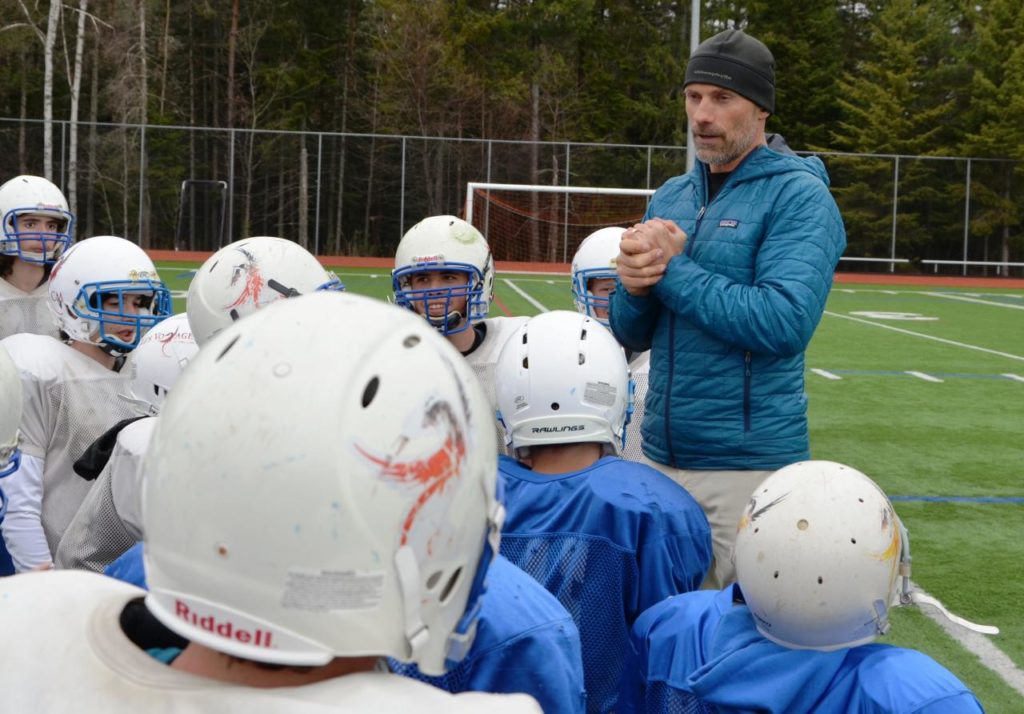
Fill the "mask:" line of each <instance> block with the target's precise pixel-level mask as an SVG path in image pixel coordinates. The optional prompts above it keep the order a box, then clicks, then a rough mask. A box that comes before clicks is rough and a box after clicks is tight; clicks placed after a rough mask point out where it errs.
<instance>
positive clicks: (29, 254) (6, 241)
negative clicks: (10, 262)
mask: <svg viewBox="0 0 1024 714" xmlns="http://www.w3.org/2000/svg"><path fill="white" fill-rule="evenodd" d="M27 216H33V217H38V218H40V219H42V220H46V219H56V220H57V221H58V223H59V224H60V225H59V226H58V230H56V231H44V230H39V229H32V230H22V229H21V228H20V227H19V222H20V219H23V218H24V217H27ZM74 224H75V218H74V216H72V215H71V213H70V212H68V211H65V210H63V209H59V208H56V207H54V208H48V209H46V210H41V209H40V208H38V207H25V208H14V209H11V210H9V211H7V213H5V214H4V216H3V227H4V237H3V240H2V241H0V253H3V254H4V255H13V256H14V257H16V258H20V259H21V260H23V261H25V262H26V263H35V264H37V265H53V264H54V263H56V262H57V259H58V258H60V256H61V254H62V253H63V252H64V251H65V250H67V248H68V246H69V245H71V236H72V235H73V233H74Z"/></svg>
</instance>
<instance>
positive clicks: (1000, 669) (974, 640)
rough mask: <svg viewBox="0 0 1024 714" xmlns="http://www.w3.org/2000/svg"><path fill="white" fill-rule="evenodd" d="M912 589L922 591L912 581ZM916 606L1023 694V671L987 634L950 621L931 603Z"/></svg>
mask: <svg viewBox="0 0 1024 714" xmlns="http://www.w3.org/2000/svg"><path fill="white" fill-rule="evenodd" d="M914 589H915V590H919V591H921V592H924V590H922V589H921V587H920V586H918V585H917V584H916V583H914ZM918 608H919V609H920V610H921V612H923V613H924V614H925V615H926V616H927V617H928V618H929V619H931V620H933V621H934V622H936V623H937V624H938V625H939V627H941V628H942V629H943V630H945V632H946V634H947V635H949V636H950V637H952V638H953V639H954V640H956V641H957V642H958V643H959V644H960V645H961V646H962V647H963V648H964V649H966V650H967V651H968V652H970V653H972V654H974V655H975V656H976V657H977V658H978V659H980V660H981V662H982V664H984V665H985V666H986V667H988V668H989V669H990V670H992V671H993V672H995V673H996V674H998V675H999V676H1000V677H1002V679H1003V681H1004V682H1006V683H1007V684H1008V685H1010V686H1011V687H1013V689H1015V690H1016V691H1017V692H1019V693H1020V694H1022V695H1024V671H1021V669H1020V668H1019V667H1018V666H1017V665H1016V664H1015V663H1014V661H1013V660H1012V659H1010V658H1009V657H1008V656H1007V655H1006V653H1005V652H1003V651H1002V650H1001V649H999V648H998V647H996V646H995V645H994V644H992V640H991V639H990V638H989V636H988V635H983V634H981V633H979V632H974V631H973V630H968V629H967V628H966V627H961V626H960V625H958V624H956V623H955V622H950V621H949V620H948V619H946V617H945V616H944V615H943V614H942V613H941V612H939V610H938V608H935V607H933V606H931V605H928V604H925V603H922V604H920V605H918Z"/></svg>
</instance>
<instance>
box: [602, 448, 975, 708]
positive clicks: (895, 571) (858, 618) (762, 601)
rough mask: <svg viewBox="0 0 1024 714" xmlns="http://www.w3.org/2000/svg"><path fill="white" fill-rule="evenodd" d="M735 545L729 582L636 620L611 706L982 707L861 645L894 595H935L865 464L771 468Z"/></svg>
mask: <svg viewBox="0 0 1024 714" xmlns="http://www.w3.org/2000/svg"><path fill="white" fill-rule="evenodd" d="M734 553H735V562H736V576H737V581H738V582H737V583H735V584H732V585H729V586H728V587H726V588H725V589H724V590H720V591H713V590H702V591H700V592H695V593H687V594H685V595H679V596H678V597H673V598H669V599H667V600H664V601H662V602H660V603H658V604H656V605H654V606H653V607H651V608H650V609H649V610H647V612H645V613H643V615H641V616H640V618H639V619H638V620H637V622H636V625H635V626H634V628H633V632H632V637H631V643H630V659H629V661H628V663H627V667H626V673H625V676H624V677H623V689H622V694H621V696H620V698H619V711H622V712H650V713H651V714H654V713H655V712H657V713H659V714H660V713H661V712H666V711H684V712H694V714H703V712H750V711H758V712H773V713H776V714H802V713H803V712H815V713H816V714H845V713H846V712H880V713H881V712H885V713H886V714H901V713H902V714H910V713H911V712H913V713H914V714H939V713H940V712H941V713H946V712H979V713H980V712H981V711H982V708H981V706H980V705H979V704H978V701H977V699H975V697H974V695H973V694H972V693H971V691H970V690H969V689H968V688H967V687H966V686H964V684H963V683H962V682H960V680H958V679H957V678H956V677H955V676H953V675H952V674H951V673H950V672H948V671H947V670H946V669H945V668H944V667H942V666H941V665H940V664H938V663H937V662H935V661H934V660H932V659H931V658H930V657H928V656H927V655H924V654H922V653H920V652H917V651H915V650H908V649H904V648H901V647H893V646H890V645H884V644H873V643H874V640H875V639H876V638H877V637H878V636H880V635H883V634H885V632H886V631H888V629H889V610H890V608H891V607H892V606H894V605H896V604H909V603H910V602H913V601H924V602H932V603H933V604H937V603H935V601H934V600H933V599H931V598H930V597H928V596H923V597H922V594H920V593H915V592H912V591H911V589H910V545H909V542H908V540H907V533H906V530H904V528H903V526H902V524H901V523H900V520H899V518H898V517H897V516H896V512H895V511H894V510H893V507H892V504H891V503H890V502H889V499H888V498H886V496H885V494H884V493H883V492H882V490H881V489H880V488H879V487H878V486H877V485H876V484H875V483H874V482H873V481H872V480H871V479H869V478H868V477H867V476H865V475H864V474H862V473H860V472H859V471H857V470H856V469H853V468H850V467H848V466H843V465H841V464H836V463H833V462H829V461H804V462H799V463H796V464H792V465H790V466H786V467H785V468H782V469H780V470H779V471H776V472H775V473H774V474H772V475H771V476H769V477H768V478H767V479H766V480H765V481H764V482H763V483H762V484H761V485H760V486H759V487H758V488H757V489H755V491H754V493H753V495H752V496H751V498H750V503H749V505H748V506H747V508H746V512H745V513H744V514H743V517H742V519H741V520H740V523H739V530H738V533H737V536H736V548H735V551H734ZM950 617H951V618H953V619H955V620H956V621H958V622H960V623H961V624H968V625H969V626H970V627H972V628H973V629H976V630H979V631H983V632H990V633H991V632H993V630H994V628H985V627H979V626H977V625H973V624H970V623H966V621H964V620H960V619H959V618H955V616H950Z"/></svg>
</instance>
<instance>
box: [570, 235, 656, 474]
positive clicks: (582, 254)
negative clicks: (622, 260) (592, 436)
mask: <svg viewBox="0 0 1024 714" xmlns="http://www.w3.org/2000/svg"><path fill="white" fill-rule="evenodd" d="M625 230H626V229H625V228H618V227H610V228H602V229H600V230H598V231H595V232H593V233H591V234H590V235H589V236H587V237H586V238H585V239H584V240H583V242H582V243H580V247H579V249H578V250H577V251H576V254H575V255H574V256H573V258H572V299H573V302H574V303H576V309H577V310H578V311H579V312H580V313H581V314H583V315H587V316H588V317H592V318H594V319H595V320H597V321H598V322H600V323H601V324H602V325H604V326H605V327H608V302H609V299H610V297H611V294H612V291H614V290H615V260H616V258H618V256H619V241H620V240H621V239H622V234H623V233H624V232H625ZM623 349H625V350H626V360H627V361H628V362H629V373H630V375H631V376H632V378H633V385H634V391H633V402H634V403H633V415H632V417H631V418H630V421H629V424H628V425H627V426H626V446H625V448H623V449H622V453H621V456H622V458H624V459H629V460H630V461H640V460H641V457H642V456H643V449H642V448H641V447H642V441H641V436H640V425H641V424H643V422H644V405H645V404H646V402H647V372H648V369H649V368H650V361H651V351H650V350H644V351H643V352H632V351H630V350H628V349H626V348H625V347H623Z"/></svg>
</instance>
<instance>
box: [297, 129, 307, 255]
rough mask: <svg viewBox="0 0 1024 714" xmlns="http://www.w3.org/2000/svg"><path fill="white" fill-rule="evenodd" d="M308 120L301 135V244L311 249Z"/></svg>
mask: <svg viewBox="0 0 1024 714" xmlns="http://www.w3.org/2000/svg"><path fill="white" fill-rule="evenodd" d="M305 130H306V122H305V121H303V122H302V131H303V133H302V134H300V135H299V142H300V145H299V245H301V246H302V247H303V248H306V249H307V250H308V249H309V150H308V149H307V148H306V134H305Z"/></svg>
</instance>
